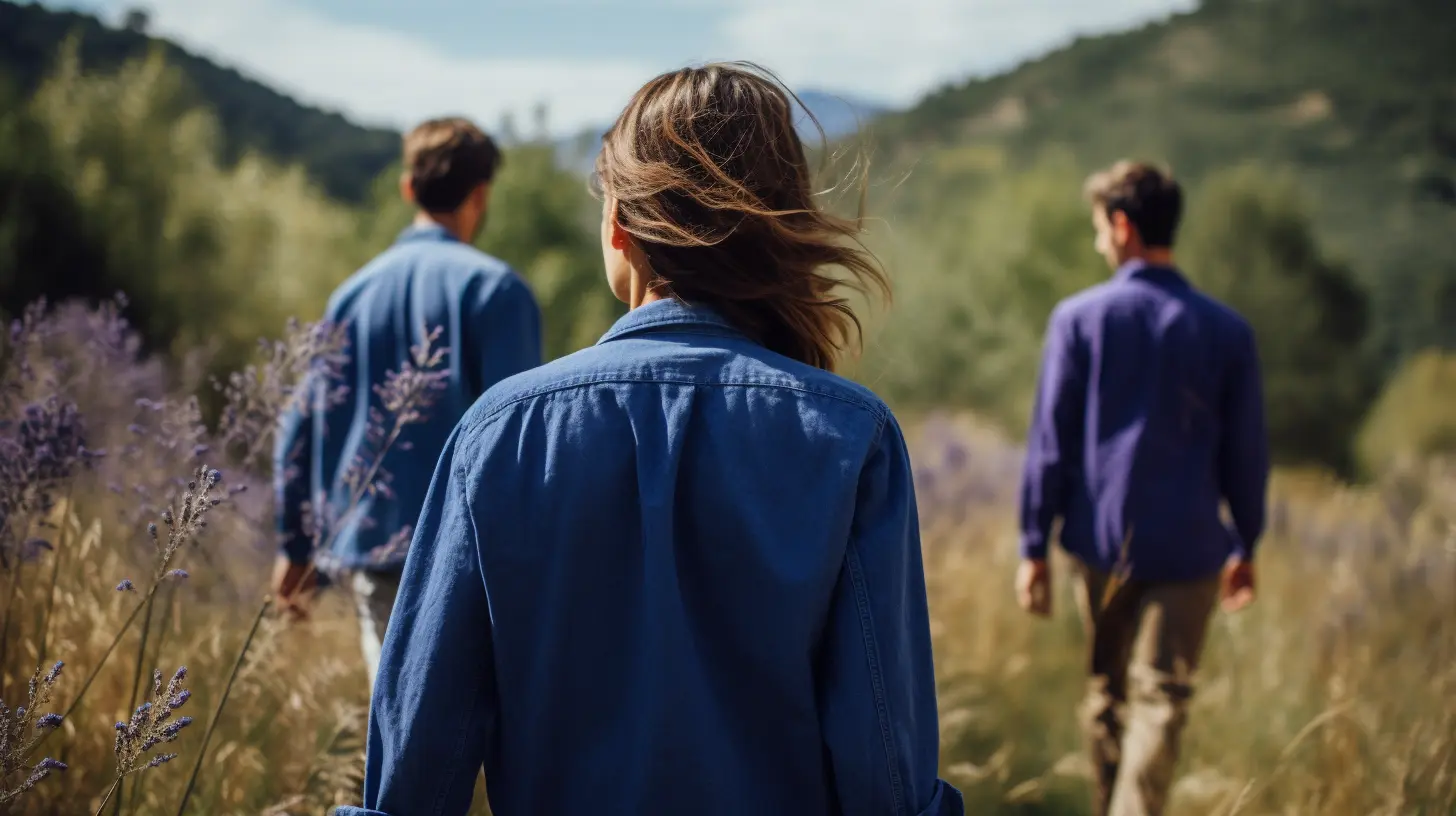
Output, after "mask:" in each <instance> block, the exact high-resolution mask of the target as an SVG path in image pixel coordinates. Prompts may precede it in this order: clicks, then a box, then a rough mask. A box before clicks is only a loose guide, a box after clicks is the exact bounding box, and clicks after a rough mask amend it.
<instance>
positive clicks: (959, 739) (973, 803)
mask: <svg viewBox="0 0 1456 816" xmlns="http://www.w3.org/2000/svg"><path fill="white" fill-rule="evenodd" d="M913 452H914V455H915V456H916V459H917V462H918V466H919V471H920V472H919V474H918V483H919V489H920V499H921V506H922V516H923V529H924V546H925V551H926V569H927V573H928V579H929V586H930V593H931V607H932V609H931V612H932V618H933V622H932V625H933V627H934V628H933V635H934V640H935V656H936V663H937V673H938V675H939V677H940V696H941V731H942V737H941V744H942V751H943V754H942V763H943V773H944V774H945V776H946V777H947V778H948V779H949V780H950V781H952V782H953V783H955V784H956V785H957V786H958V787H960V788H961V789H962V790H963V791H964V793H965V794H966V800H967V810H968V812H972V813H1025V814H1032V813H1037V814H1080V813H1089V812H1090V808H1089V806H1088V802H1087V798H1086V797H1087V791H1088V784H1089V781H1088V780H1089V778H1090V777H1089V770H1090V769H1089V768H1088V766H1087V763H1086V762H1085V761H1084V759H1083V757H1082V752H1081V738H1080V735H1079V734H1078V732H1077V728H1076V724H1075V716H1074V710H1075V709H1074V707H1075V705H1076V704H1077V702H1079V700H1080V697H1081V694H1082V690H1083V677H1084V666H1085V660H1084V658H1085V653H1084V651H1083V643H1082V637H1081V627H1080V624H1079V622H1078V621H1077V618H1076V612H1075V608H1074V604H1073V603H1072V597H1071V590H1070V585H1069V584H1068V583H1067V582H1066V581H1064V580H1059V581H1058V586H1057V596H1056V601H1057V609H1056V614H1055V616H1054V619H1053V620H1052V621H1051V622H1049V623H1042V622H1034V621H1033V620H1032V619H1030V618H1028V617H1025V616H1024V615H1023V614H1022V613H1020V611H1019V610H1018V609H1017V607H1016V605H1015V602H1014V596H1013V594H1012V591H1011V576H1012V574H1013V572H1014V569H1015V559H1016V544H1015V542H1016V531H1015V524H1014V514H1013V510H1014V506H1015V505H1014V501H1015V490H1016V480H1017V476H1018V473H1017V469H1018V466H1019V463H1018V461H1017V455H1016V450H1015V448H1014V447H1012V446H1011V445H1009V444H1008V443H1007V442H1005V441H1004V440H1003V439H1001V438H999V437H998V436H997V435H996V434H995V433H994V432H991V431H988V430H986V429H984V428H979V427H977V426H975V425H974V424H973V423H971V422H969V421H966V420H951V419H948V418H944V417H942V418H932V419H930V420H929V421H927V422H926V423H924V424H923V425H922V426H921V428H920V432H919V434H918V439H917V440H916V442H915V445H914V447H913ZM1453 520H1456V469H1452V468H1450V467H1447V466H1442V465H1440V464H1429V465H1407V466H1405V467H1403V468H1401V469H1399V470H1397V471H1395V472H1392V473H1391V474H1390V475H1389V476H1388V477H1387V479H1386V480H1385V481H1383V482H1382V483H1380V484H1378V485H1374V486H1371V487H1367V488H1359V489H1356V488H1351V487H1347V486H1343V485H1340V484H1338V483H1336V482H1334V481H1333V480H1329V479H1325V478H1323V477H1320V476H1318V475H1311V474H1292V473H1281V474H1279V475H1278V476H1277V477H1276V479H1275V480H1274V484H1273V487H1272V490H1271V522H1272V523H1271V530H1270V533H1269V535H1268V537H1267V539H1266V540H1265V542H1264V544H1263V546H1262V549H1261V553H1260V556H1259V566H1260V568H1261V573H1260V579H1261V585H1260V595H1259V600H1258V602H1257V603H1256V605H1255V606H1254V607H1252V608H1251V609H1250V610H1248V611H1246V612H1244V613H1240V614H1238V615H1225V614H1223V613H1219V614H1218V616H1217V618H1216V619H1215V621H1214V623H1213V627H1212V634H1211V637H1210V641H1209V645H1208V648H1207V651H1206V652H1205V659H1204V663H1203V666H1202V670H1201V674H1200V678H1199V681H1198V687H1199V688H1198V692H1197V695H1196V697H1195V698H1194V705H1193V709H1192V712H1191V714H1190V725H1189V728H1188V731H1187V734H1186V737H1187V738H1186V742H1185V746H1184V752H1183V761H1182V763H1181V765H1180V778H1179V780H1178V782H1177V785H1176V789H1175V794H1174V797H1173V801H1172V804H1171V812H1172V813H1176V814H1192V815H1199V814H1210V816H1212V814H1219V815H1220V816H1228V815H1229V814H1239V813H1242V814H1269V813H1279V814H1321V815H1324V814H1327V815H1328V816H1364V815H1365V814H1391V816H1395V814H1450V813H1456V533H1453V528H1452V526H1451V525H1452V522H1453ZM1056 564H1059V565H1060V566H1061V569H1060V570H1058V571H1057V572H1058V573H1059V575H1060V576H1062V577H1065V576H1066V574H1067V572H1068V570H1067V569H1066V564H1065V562H1064V561H1061V562H1056ZM1054 569H1056V565H1055V564H1054Z"/></svg>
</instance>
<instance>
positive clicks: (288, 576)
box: [273, 555, 318, 620]
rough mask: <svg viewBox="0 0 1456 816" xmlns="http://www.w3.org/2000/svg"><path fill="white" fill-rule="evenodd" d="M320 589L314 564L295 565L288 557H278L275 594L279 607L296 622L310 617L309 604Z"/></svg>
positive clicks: (274, 568)
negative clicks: (316, 590) (317, 589)
mask: <svg viewBox="0 0 1456 816" xmlns="http://www.w3.org/2000/svg"><path fill="white" fill-rule="evenodd" d="M317 587H318V573H317V572H316V571H315V570H314V568H313V565H312V564H307V563H305V564H295V563H294V562H292V561H290V560H288V558H287V556H282V555H280V556H278V560H277V561H276V562H275V563H274V564H273V594H274V595H275V596H276V597H277V599H278V606H279V607H281V608H283V609H285V610H287V611H288V612H289V614H290V615H291V616H292V617H293V619H294V620H302V619H304V618H307V617H308V602H309V600H310V599H311V597H312V595H313V591H314V589H316V588H317Z"/></svg>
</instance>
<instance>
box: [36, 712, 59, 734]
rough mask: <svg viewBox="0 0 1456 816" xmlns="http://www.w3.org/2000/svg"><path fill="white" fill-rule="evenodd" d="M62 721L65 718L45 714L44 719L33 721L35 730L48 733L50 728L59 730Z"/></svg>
mask: <svg viewBox="0 0 1456 816" xmlns="http://www.w3.org/2000/svg"><path fill="white" fill-rule="evenodd" d="M64 721H65V718H64V717H62V716H61V715H59V714H47V715H45V716H44V717H41V718H40V719H38V720H36V721H35V727H36V728H37V729H41V730H47V731H48V730H50V729H52V728H60V727H61V723H62V722H64Z"/></svg>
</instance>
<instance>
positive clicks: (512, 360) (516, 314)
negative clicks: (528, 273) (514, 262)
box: [465, 274, 542, 400]
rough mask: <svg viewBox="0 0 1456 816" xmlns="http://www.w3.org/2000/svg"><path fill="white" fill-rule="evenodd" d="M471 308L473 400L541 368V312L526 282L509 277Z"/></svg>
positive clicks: (468, 352) (468, 331)
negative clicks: (517, 375)
mask: <svg viewBox="0 0 1456 816" xmlns="http://www.w3.org/2000/svg"><path fill="white" fill-rule="evenodd" d="M468 307H469V308H468V310H467V314H468V315H469V319H468V322H467V327H466V337H467V341H466V361H465V366H466V376H467V377H468V378H469V382H470V383H471V386H472V387H473V390H474V393H472V394H470V395H469V396H470V398H471V399H472V400H473V399H477V398H479V397H480V395H481V394H484V393H485V392H486V391H489V390H490V388H491V386H493V385H495V384H496V383H498V382H500V381H501V380H504V379H505V378H507V377H510V376H513V375H516V374H519V373H521V372H522V371H528V370H530V369H532V368H535V367H536V366H539V365H541V354H542V352H541V309H540V307H539V306H537V305H536V297H535V296H534V295H532V294H531V289H530V287H528V286H527V285H526V283H525V281H522V280H521V279H520V278H519V277H517V276H516V275H515V274H508V275H506V276H505V277H503V278H501V279H500V281H499V283H497V284H496V285H495V286H490V287H485V288H484V289H483V290H482V291H481V292H480V293H479V294H478V295H476V297H475V298H473V299H472V301H471V302H470V303H469V304H468Z"/></svg>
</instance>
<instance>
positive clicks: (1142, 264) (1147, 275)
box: [1113, 258, 1188, 287]
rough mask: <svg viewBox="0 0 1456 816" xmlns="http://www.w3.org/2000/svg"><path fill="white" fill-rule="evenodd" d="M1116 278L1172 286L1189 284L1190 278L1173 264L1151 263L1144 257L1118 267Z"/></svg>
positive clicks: (1114, 276)
mask: <svg viewBox="0 0 1456 816" xmlns="http://www.w3.org/2000/svg"><path fill="white" fill-rule="evenodd" d="M1113 278H1114V279H1115V280H1120V281H1126V280H1144V281H1147V282H1149V283H1154V284H1163V285H1165V286H1166V285H1171V286H1184V287H1186V286H1188V279H1187V278H1185V277H1183V273H1181V272H1179V271H1178V270H1177V269H1175V268H1173V267H1171V266H1161V265H1158V264H1150V263H1148V262H1147V261H1145V260H1143V259H1142V258H1134V259H1132V260H1130V261H1128V262H1127V263H1124V264H1123V265H1122V266H1120V267H1118V268H1117V273H1116V274H1114V275H1113Z"/></svg>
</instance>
